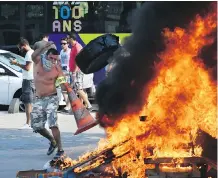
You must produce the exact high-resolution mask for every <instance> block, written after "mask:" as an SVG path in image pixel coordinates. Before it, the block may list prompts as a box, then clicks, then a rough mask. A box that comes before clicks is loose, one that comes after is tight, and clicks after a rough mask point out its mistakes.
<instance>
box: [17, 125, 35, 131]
mask: <svg viewBox="0 0 218 178" xmlns="http://www.w3.org/2000/svg"><path fill="white" fill-rule="evenodd" d="M23 129H26V130H29V129H32V128H31V127H30V125H29V124H24V126H23V127H21V128H20V129H19V130H23Z"/></svg>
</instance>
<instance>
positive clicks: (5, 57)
mask: <svg viewBox="0 0 218 178" xmlns="http://www.w3.org/2000/svg"><path fill="white" fill-rule="evenodd" d="M10 58H13V59H16V60H17V62H19V63H21V64H25V60H24V58H23V57H21V56H19V55H17V54H14V53H12V52H9V51H8V52H3V53H0V61H1V62H2V63H4V64H5V65H7V66H9V67H11V68H12V69H14V70H16V71H17V72H22V69H21V68H20V67H18V66H15V65H11V64H10Z"/></svg>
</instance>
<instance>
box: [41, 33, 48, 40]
mask: <svg viewBox="0 0 218 178" xmlns="http://www.w3.org/2000/svg"><path fill="white" fill-rule="evenodd" d="M45 37H46V38H48V37H49V35H48V33H42V34H40V36H39V39H40V40H42V39H43V38H45Z"/></svg>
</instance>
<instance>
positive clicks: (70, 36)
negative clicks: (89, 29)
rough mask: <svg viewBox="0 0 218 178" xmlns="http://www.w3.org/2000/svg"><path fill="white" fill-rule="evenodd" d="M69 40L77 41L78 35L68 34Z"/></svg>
mask: <svg viewBox="0 0 218 178" xmlns="http://www.w3.org/2000/svg"><path fill="white" fill-rule="evenodd" d="M67 38H72V39H73V40H76V39H77V35H76V33H68V34H67Z"/></svg>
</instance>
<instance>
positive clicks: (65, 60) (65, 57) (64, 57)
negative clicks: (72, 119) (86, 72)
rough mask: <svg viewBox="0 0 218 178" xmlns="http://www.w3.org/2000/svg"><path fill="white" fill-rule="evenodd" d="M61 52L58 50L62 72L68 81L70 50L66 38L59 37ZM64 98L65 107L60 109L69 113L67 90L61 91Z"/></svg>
mask: <svg viewBox="0 0 218 178" xmlns="http://www.w3.org/2000/svg"><path fill="white" fill-rule="evenodd" d="M61 48H62V50H61V52H60V59H61V67H62V70H63V72H64V73H65V75H66V77H67V78H68V79H67V81H68V82H69V83H70V80H69V78H70V76H69V60H70V52H71V49H70V48H69V43H68V42H67V38H62V39H61ZM62 94H63V97H64V100H65V102H66V107H65V108H64V109H63V110H62V111H63V112H66V113H69V112H70V110H71V105H70V102H69V99H68V94H67V92H64V91H63V92H62Z"/></svg>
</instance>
